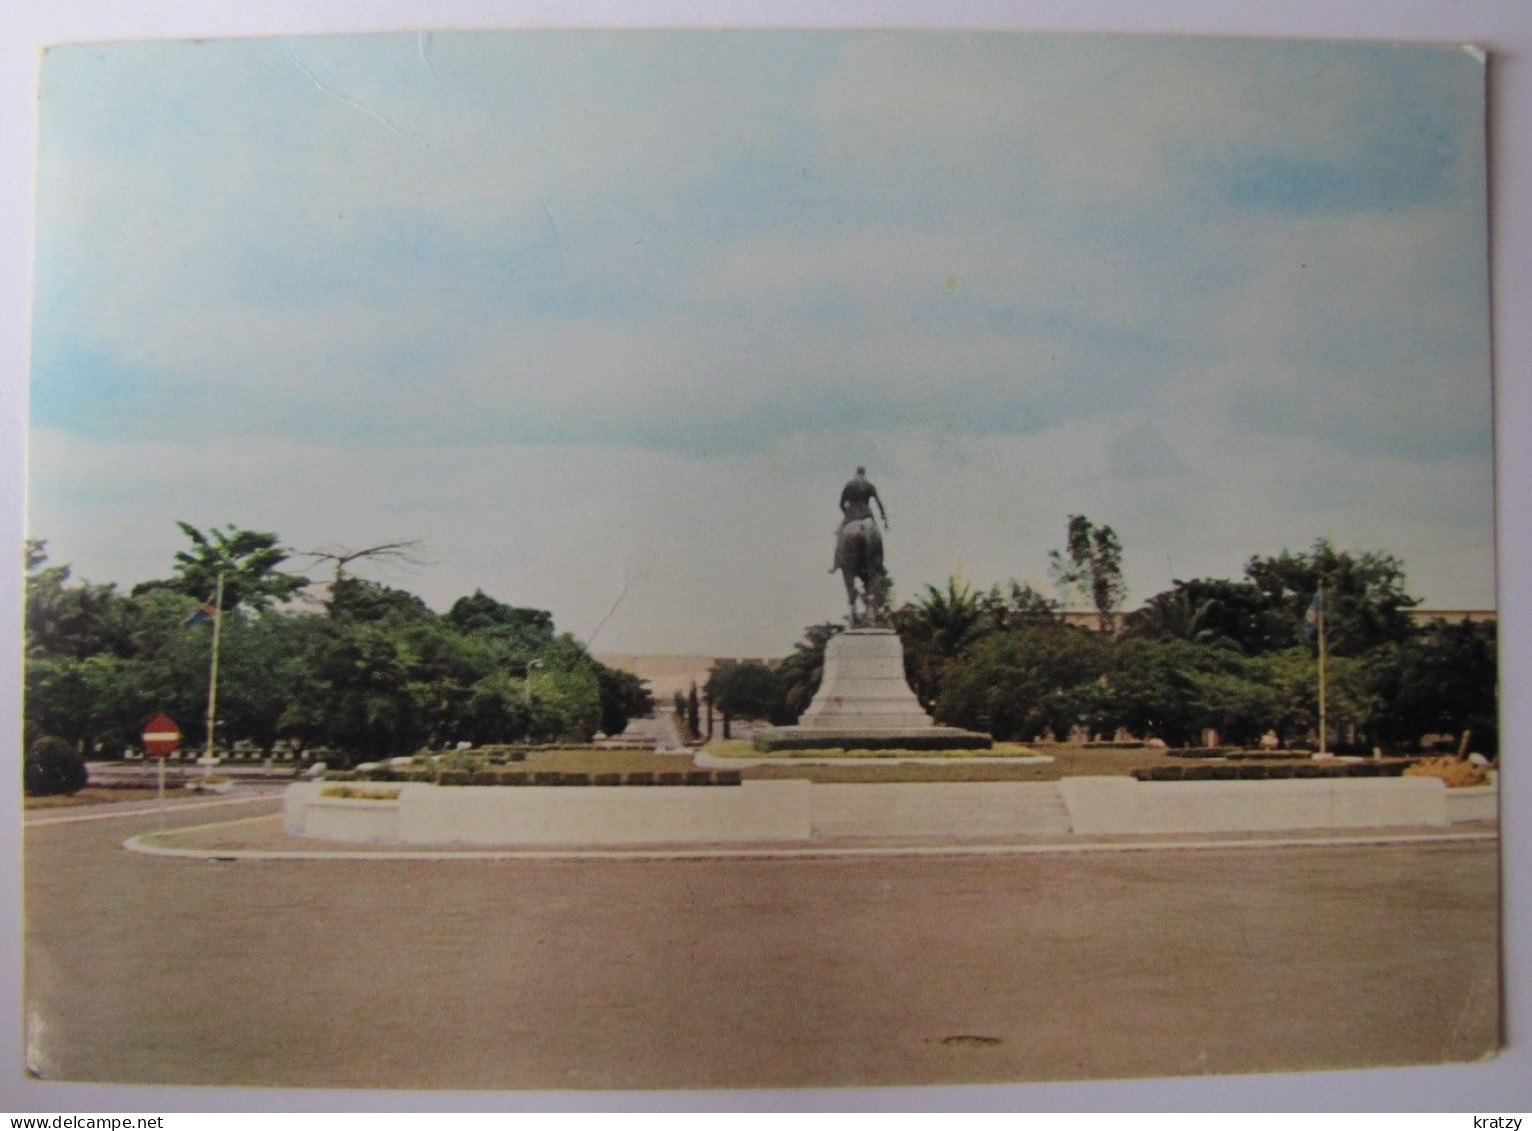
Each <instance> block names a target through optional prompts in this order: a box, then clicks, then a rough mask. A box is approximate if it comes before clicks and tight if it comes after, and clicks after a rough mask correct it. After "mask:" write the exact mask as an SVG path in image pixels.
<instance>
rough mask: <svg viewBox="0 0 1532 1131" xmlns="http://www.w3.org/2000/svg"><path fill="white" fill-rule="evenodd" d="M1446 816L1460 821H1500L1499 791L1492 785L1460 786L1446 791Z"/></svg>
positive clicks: (1456, 821) (1455, 822)
mask: <svg viewBox="0 0 1532 1131" xmlns="http://www.w3.org/2000/svg"><path fill="white" fill-rule="evenodd" d="M1447 816H1448V818H1449V819H1450V820H1451V821H1452V823H1453V824H1454V825H1455V824H1457V823H1458V822H1460V821H1496V820H1499V819H1500V791H1499V790H1498V789H1497V788H1496V787H1495V786H1493V785H1470V786H1460V787H1458V788H1457V789H1449V790H1448V791H1447Z"/></svg>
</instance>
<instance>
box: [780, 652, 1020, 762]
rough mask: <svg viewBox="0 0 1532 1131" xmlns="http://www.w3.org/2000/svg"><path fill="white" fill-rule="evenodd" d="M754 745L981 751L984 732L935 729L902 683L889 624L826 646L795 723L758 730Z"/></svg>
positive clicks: (988, 742) (899, 658)
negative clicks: (816, 685) (820, 670)
mask: <svg viewBox="0 0 1532 1131" xmlns="http://www.w3.org/2000/svg"><path fill="white" fill-rule="evenodd" d="M755 745H756V748H757V749H759V750H764V751H772V750H808V749H814V748H817V747H841V748H844V749H863V750H896V749H907V750H939V749H953V748H957V749H967V750H985V749H988V748H989V747H990V746H991V745H992V741H991V739H990V737H989V735H987V734H978V733H976V732H974V731H969V730H962V729H960V728H958V727H942V726H937V725H936V724H935V723H934V722H933V721H932V719H931V716H930V715H928V714H926V712H925V710H924V709H923V708H922V707H921V705H920V701H919V700H918V699H916V698H915V693H914V692H913V691H911V690H910V687H909V684H907V683H906V682H905V680H904V647H903V646H902V645H901V644H900V643H899V635H898V634H897V633H896V632H894V631H893V630H892V629H887V628H853V629H848V630H847V631H846V632H843V633H841V634H840V635H839V636H835V637H832V638H831V639H830V642H829V644H828V645H827V646H826V648H825V665H824V675H823V676H822V677H821V678H820V681H819V690H818V691H817V692H816V693H815V694H814V699H813V702H811V703H810V704H809V706H808V710H806V711H804V712H803V715H802V717H800V718H799V719H798V724H797V725H796V726H790V727H772V728H771V729H769V730H766V731H763V732H761V734H759V735H758V736H757V737H756V740H755Z"/></svg>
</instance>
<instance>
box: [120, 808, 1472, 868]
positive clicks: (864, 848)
mask: <svg viewBox="0 0 1532 1131" xmlns="http://www.w3.org/2000/svg"><path fill="white" fill-rule="evenodd" d="M271 816H272V815H267V816H261V817H245V818H243V819H242V820H239V821H222V822H218V823H216V824H208V825H194V826H190V827H188V828H183V829H176V830H173V832H174V833H186V832H194V831H198V830H202V829H214V828H227V827H229V826H230V825H237V824H244V823H246V822H251V821H265V820H270V819H271ZM160 835H165V834H160V833H157V832H155V833H140V834H138V835H136V836H132V837H129V838H128V839H127V840H125V841H123V842H122V847H123V848H125V849H127V850H128V851H129V852H138V853H142V854H144V855H146V856H162V857H174V858H179V859H187V860H217V861H234V860H704V859H746V860H749V859H755V860H767V859H815V858H827V857H900V856H904V857H912V856H913V857H920V856H1048V855H1071V854H1079V853H1119V852H1205V851H1210V850H1216V849H1231V848H1316V847H1319V848H1331V847H1361V846H1367V845H1391V844H1440V843H1474V842H1482V841H1496V840H1498V839H1499V837H1500V834H1499V831H1498V830H1496V831H1493V832H1471V833H1399V834H1392V835H1390V834H1388V833H1375V834H1363V835H1358V836H1332V837H1307V838H1300V837H1263V838H1260V839H1250V840H1218V839H1211V840H1180V841H1174V840H1143V841H1130V842H1109V841H1082V842H1079V843H1072V842H1065V843H1058V842H1051V843H1046V844H930V845H881V846H880V845H834V844H825V845H802V846H794V847H786V846H784V847H780V848H777V847H772V846H770V845H765V844H757V845H751V846H742V847H737V848H730V847H715V848H692V847H680V846H677V847H674V848H663V847H660V848H573V847H572V848H486V849H462V850H455V851H453V850H443V849H405V850H400V851H392V850H389V849H381V850H376V851H371V852H361V851H356V850H350V849H340V850H337V851H334V852H327V851H320V850H315V849H206V848H177V847H174V846H171V845H164V844H155V843H153V838H155V837H157V836H160ZM172 835H173V834H172Z"/></svg>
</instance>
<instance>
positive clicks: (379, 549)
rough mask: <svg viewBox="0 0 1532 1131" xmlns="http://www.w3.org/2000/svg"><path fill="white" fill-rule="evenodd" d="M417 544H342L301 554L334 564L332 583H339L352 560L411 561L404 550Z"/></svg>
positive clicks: (317, 560)
mask: <svg viewBox="0 0 1532 1131" xmlns="http://www.w3.org/2000/svg"><path fill="white" fill-rule="evenodd" d="M419 545H420V543H419V542H418V541H410V542H383V543H380V544H379V545H376V546H368V547H367V548H366V549H363V550H348V549H346V547H344V546H337V547H335V548H334V549H332V550H306V551H304V554H303V556H304V557H306V558H313V559H314V560H315V561H316V562H333V563H334V564H335V579H334V581H333V582H332V584H334V585H339V584H340V583H341V580H342V579H343V578H344V577H345V575H346V567H347V566H349V565H350V564H351V563H352V562H358V561H378V560H381V559H384V558H388V559H395V558H399V559H403V560H404V561H412V560H413V559H411V558H410V556H409V555H408V554H407V553H405V551H406V550H413V549H414V548H415V547H417V546H419ZM416 564H419V563H416Z"/></svg>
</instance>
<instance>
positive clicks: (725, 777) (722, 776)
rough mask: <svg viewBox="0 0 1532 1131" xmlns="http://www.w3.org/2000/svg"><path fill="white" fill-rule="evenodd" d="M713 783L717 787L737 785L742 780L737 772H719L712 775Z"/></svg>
mask: <svg viewBox="0 0 1532 1131" xmlns="http://www.w3.org/2000/svg"><path fill="white" fill-rule="evenodd" d="M713 781H714V782H715V783H716V784H718V785H739V784H741V783H742V782H743V781H744V778H742V777H741V776H740V772H739V771H738V770H719V771H718V772H717V773H716V774H714V775H713Z"/></svg>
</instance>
